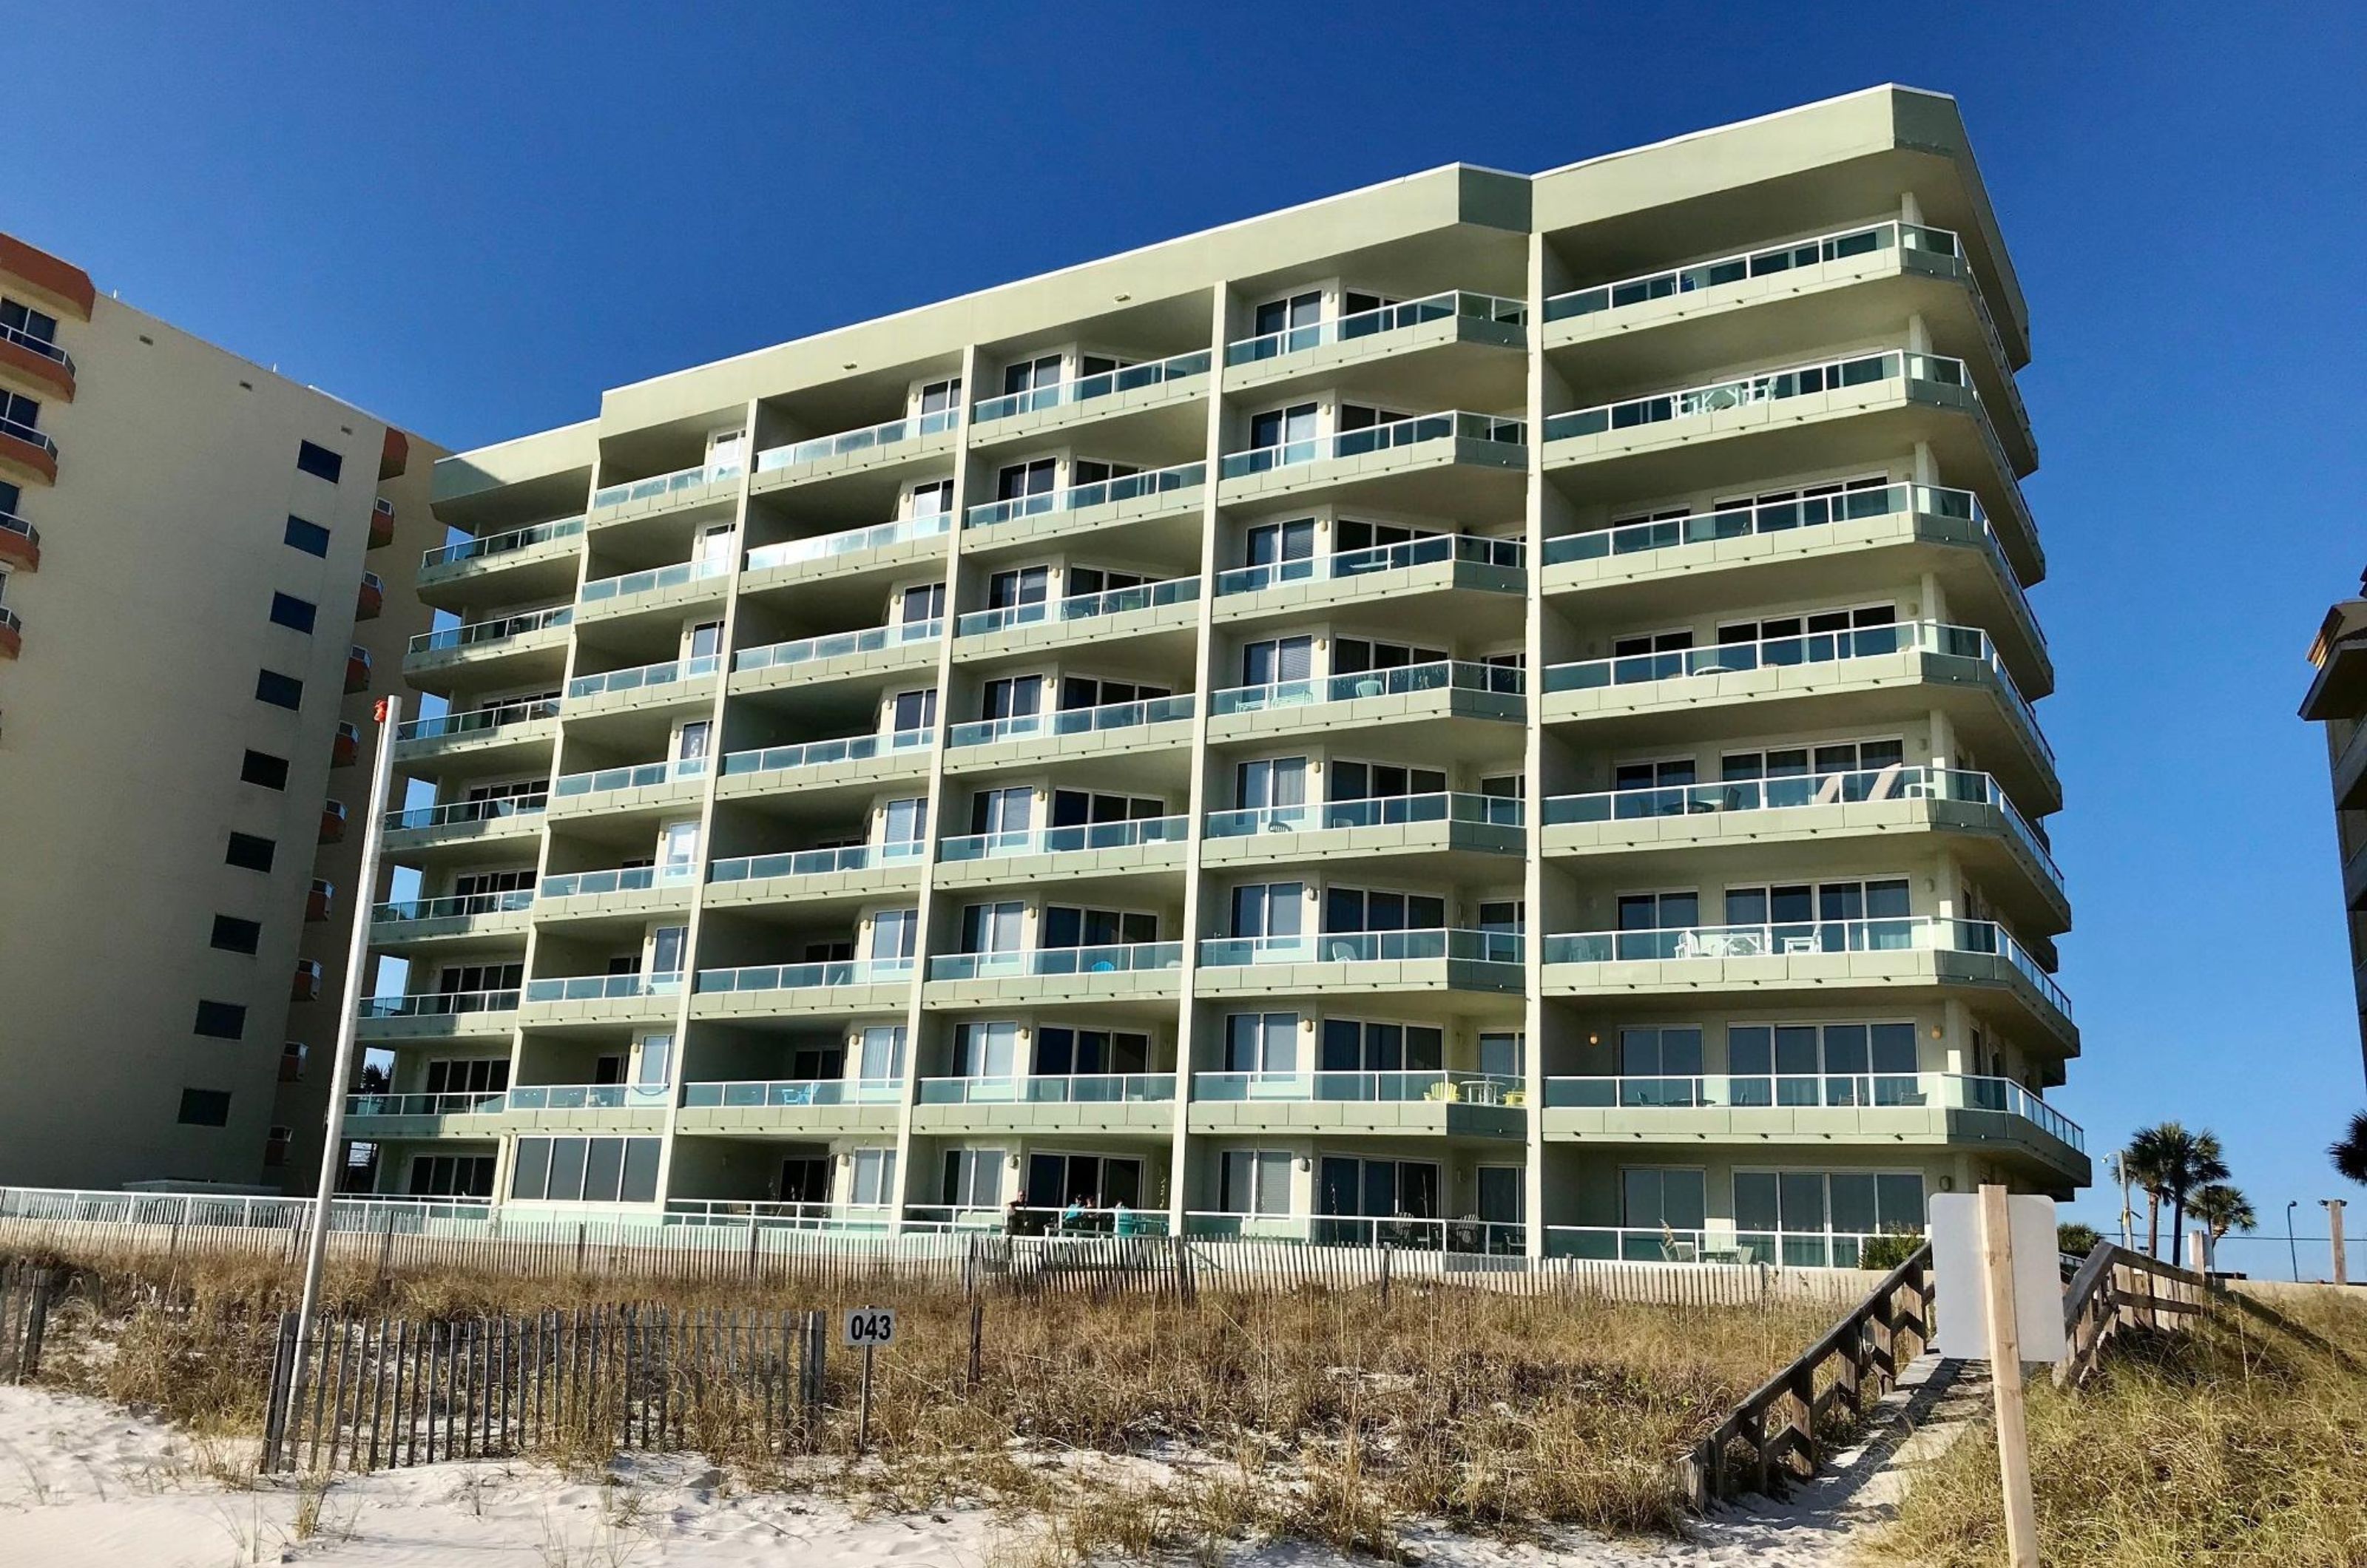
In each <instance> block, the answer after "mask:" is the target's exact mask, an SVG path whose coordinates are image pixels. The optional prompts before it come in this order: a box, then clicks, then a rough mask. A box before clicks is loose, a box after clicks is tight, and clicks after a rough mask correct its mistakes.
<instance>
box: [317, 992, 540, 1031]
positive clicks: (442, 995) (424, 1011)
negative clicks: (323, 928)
mask: <svg viewBox="0 0 2367 1568" xmlns="http://www.w3.org/2000/svg"><path fill="white" fill-rule="evenodd" d="M517 1007H518V994H517V992H516V991H515V989H507V990H489V991H423V992H420V993H417V994H415V995H412V996H400V997H370V998H366V999H365V1000H364V1001H363V1002H362V1005H361V1010H360V1012H359V1014H358V1018H357V1032H359V1034H360V1037H361V1038H362V1039H365V1040H368V1041H371V1042H374V1043H375V1042H395V1041H403V1040H484V1041H492V1040H506V1039H507V1038H509V1035H510V1033H511V1032H512V1031H513V1030H515V1028H516V1027H517Z"/></svg>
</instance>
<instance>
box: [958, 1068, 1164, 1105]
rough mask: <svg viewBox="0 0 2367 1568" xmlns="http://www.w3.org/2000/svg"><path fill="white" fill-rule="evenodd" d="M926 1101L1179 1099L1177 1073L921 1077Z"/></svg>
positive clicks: (1037, 1102)
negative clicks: (1176, 1097) (1176, 1083)
mask: <svg viewBox="0 0 2367 1568" xmlns="http://www.w3.org/2000/svg"><path fill="white" fill-rule="evenodd" d="M920 1089H921V1099H920V1102H921V1103H922V1104H923V1105H1144V1104H1160V1103H1163V1102H1166V1101H1170V1100H1173V1099H1174V1098H1175V1075H1174V1074H1173V1073H1066V1074H1059V1075H1042V1076H1038V1075H1034V1074H1027V1075H1019V1074H1013V1075H1008V1076H1005V1077H943V1078H923V1079H922V1080H921V1085H920Z"/></svg>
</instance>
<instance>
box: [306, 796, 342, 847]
mask: <svg viewBox="0 0 2367 1568" xmlns="http://www.w3.org/2000/svg"><path fill="white" fill-rule="evenodd" d="M314 842H316V843H323V844H342V843H344V842H345V802H344V801H342V800H325V801H323V802H322V803H321V834H320V837H319V838H318V839H316V840H314Z"/></svg>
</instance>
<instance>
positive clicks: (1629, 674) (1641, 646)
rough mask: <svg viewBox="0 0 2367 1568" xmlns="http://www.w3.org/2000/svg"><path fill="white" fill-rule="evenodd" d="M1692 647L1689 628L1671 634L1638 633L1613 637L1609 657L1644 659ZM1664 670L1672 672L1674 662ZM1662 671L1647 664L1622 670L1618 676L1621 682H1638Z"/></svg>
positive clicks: (1674, 666)
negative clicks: (1642, 666) (1643, 666)
mask: <svg viewBox="0 0 2367 1568" xmlns="http://www.w3.org/2000/svg"><path fill="white" fill-rule="evenodd" d="M1691 647H1693V628H1692V627H1691V626H1686V627H1683V628H1682V629H1680V630H1677V631H1672V632H1638V633H1636V634H1634V635H1632V636H1629V637H1614V638H1613V639H1612V641H1611V657H1612V658H1614V659H1645V658H1647V656H1648V655H1650V654H1655V653H1682V652H1683V651H1684V650H1685V649H1689V648H1691ZM1666 668H1667V669H1669V670H1670V671H1673V670H1674V669H1675V668H1676V662H1675V661H1674V660H1671V661H1670V662H1669V663H1668V665H1667V666H1666ZM1662 669H1663V666H1662V665H1659V664H1648V666H1647V667H1645V668H1638V669H1623V670H1621V671H1618V675H1619V679H1621V680H1622V681H1640V680H1644V679H1647V678H1648V677H1649V676H1651V675H1653V674H1656V673H1658V672H1659V671H1661V670H1662Z"/></svg>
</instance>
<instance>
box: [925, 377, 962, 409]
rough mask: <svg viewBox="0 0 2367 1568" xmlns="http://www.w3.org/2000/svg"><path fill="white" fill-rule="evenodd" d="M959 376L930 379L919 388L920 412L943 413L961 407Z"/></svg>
mask: <svg viewBox="0 0 2367 1568" xmlns="http://www.w3.org/2000/svg"><path fill="white" fill-rule="evenodd" d="M961 389H962V388H961V378H960V377H958V376H956V377H953V378H950V379H947V380H944V381H932V382H930V383H929V384H928V385H926V386H924V387H923V388H922V389H921V412H923V413H924V414H930V413H944V412H947V411H948V410H951V409H957V408H959V407H961Z"/></svg>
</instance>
